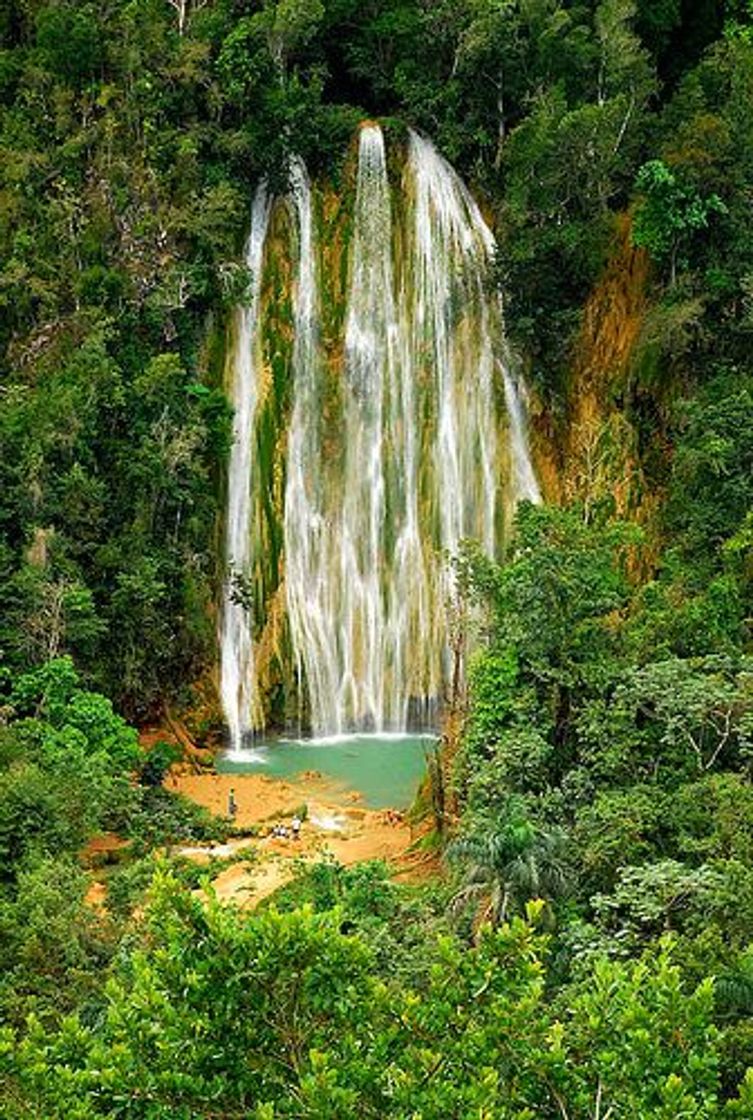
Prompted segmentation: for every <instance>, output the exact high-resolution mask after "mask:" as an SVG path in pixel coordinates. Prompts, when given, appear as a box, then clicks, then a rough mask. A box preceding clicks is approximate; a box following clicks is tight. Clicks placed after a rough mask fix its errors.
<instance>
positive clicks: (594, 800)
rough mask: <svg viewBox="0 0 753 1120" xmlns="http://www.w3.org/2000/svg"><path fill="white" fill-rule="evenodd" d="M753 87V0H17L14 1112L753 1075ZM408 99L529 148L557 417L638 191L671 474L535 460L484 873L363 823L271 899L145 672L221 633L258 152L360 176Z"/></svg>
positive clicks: (490, 572) (511, 1094)
mask: <svg viewBox="0 0 753 1120" xmlns="http://www.w3.org/2000/svg"><path fill="white" fill-rule="evenodd" d="M752 104H753V10H752V8H751V4H750V2H749V0H729V2H727V3H724V4H723V3H721V2H715V0H696V2H694V3H690V2H686V0H661V2H656V0H580V2H579V0H435V2H429V0H277V2H273V0H131V2H129V3H126V4H122V5H114V6H112V5H111V6H109V7H108V6H99V7H98V6H96V5H94V4H92V3H81V2H79V0H8V2H7V3H6V4H4V5H3V6H2V8H1V9H0V378H1V384H0V445H1V446H2V455H1V456H0V1016H2V1019H3V1021H4V1023H5V1026H4V1028H3V1031H2V1034H0V1115H2V1116H3V1117H6V1116H7V1117H8V1120H21V1118H23V1120H26V1118H29V1117H31V1118H35V1117H36V1118H38V1120H55V1118H56V1117H60V1118H61V1120H62V1118H63V1117H65V1118H66V1120H92V1118H94V1117H109V1118H111V1120H114V1118H116V1117H118V1118H133V1120H137V1118H138V1120H141V1118H143V1120H163V1118H164V1120H167V1118H168V1117H170V1118H171V1120H172V1118H185V1120H188V1118H192V1120H193V1118H198V1117H206V1118H207V1120H208V1118H210V1117H211V1118H217V1117H227V1118H230V1117H238V1118H240V1117H244V1118H249V1117H255V1118H257V1120H273V1118H274V1117H299V1118H301V1117H311V1118H314V1117H318V1118H325V1117H326V1118H327V1120H335V1118H338V1117H342V1118H343V1120H344V1118H346V1117H347V1118H350V1117H356V1116H357V1117H361V1116H363V1117H372V1116H373V1117H390V1118H391V1117H394V1118H395V1120H408V1118H411V1120H419V1118H421V1120H435V1118H436V1120H440V1118H442V1120H444V1118H445V1117H458V1118H461V1117H462V1118H463V1120H466V1118H470V1117H478V1118H479V1120H482V1118H483V1120H508V1118H509V1120H513V1118H515V1120H528V1118H530V1120H533V1118H536V1120H563V1118H566V1117H567V1118H570V1120H587V1118H588V1120H592V1118H594V1117H599V1118H601V1120H606V1118H607V1117H610V1118H611V1120H635V1118H639V1117H640V1118H641V1120H680V1118H687V1120H690V1118H693V1120H721V1118H724V1117H738V1118H749V1117H751V1116H753V1074H751V1073H750V1069H751V1067H753V1026H752V1025H751V1014H753V944H752V943H751V930H753V784H752V781H753V773H752V771H751V765H752V762H753V651H752V650H751V645H750V624H751V619H752V618H753V564H752V562H751V555H752V552H751V550H752V549H753V434H752V433H753V391H752V390H751V385H752V384H753V380H752V379H751V373H752V372H753V370H752V368H751V358H750V339H751V328H752V327H753V225H752V224H751V221H750V199H751V189H752V187H753V162H752V161H753V115H751V105H752ZM365 115H379V116H382V117H384V118H388V119H389V120H391V121H393V122H395V124H396V126H397V128H398V129H399V127H400V125H401V124H403V123H406V122H407V123H410V124H412V125H414V126H416V127H419V128H421V129H424V130H425V131H426V132H427V133H429V134H430V135H431V136H432V137H433V139H434V140H435V141H436V142H437V144H438V145H439V147H440V148H441V149H442V151H443V152H445V153H446V154H447V155H448V157H449V158H451V159H452V160H453V161H454V162H455V163H456V164H457V166H458V167H459V168H460V170H461V171H462V172H463V173H464V174H465V175H466V176H467V177H468V178H469V180H471V181H472V182H473V183H474V185H475V186H476V187H477V189H478V190H479V192H480V193H481V194H482V195H483V197H484V199H485V202H486V204H487V207H488V212H489V214H490V215H491V216H492V217H493V219H494V223H495V226H496V231H497V234H498V240H499V244H500V251H499V255H498V260H497V267H496V270H495V272H496V279H497V280H498V281H499V282H500V284H501V287H502V290H503V292H504V293H505V297H506V315H507V322H508V327H509V332H510V335H511V337H512V339H513V341H514V342H515V343H516V344H517V347H518V349H519V351H520V355H521V359H522V360H523V362H524V363H525V364H526V366H527V368H528V369H529V371H530V375H531V381H532V382H533V383H534V385H535V387H536V389H537V392H538V397H539V400H540V401H541V402H543V407H545V409H546V414H547V416H548V417H549V419H550V421H551V424H552V430H555V429H557V425H559V428H558V429H557V430H560V431H562V430H564V429H565V428H566V427H567V421H568V417H567V415H566V409H567V406H568V401H571V400H572V396H573V392H575V393H577V391H578V387H577V386H575V388H574V389H573V386H572V385H571V384H570V375H571V371H572V368H573V365H574V363H573V345H574V340H575V337H576V333H577V330H578V327H579V324H580V322H581V318H582V315H583V308H584V302H585V300H586V298H587V296H588V294H589V293H590V292H591V291H592V290H593V287H594V284H595V283H596V282H597V280H598V278H599V276H600V274H601V272H602V270H603V268H604V265H605V262H606V261H607V259H608V258H609V256H610V254H611V253H612V252H613V247H614V243H615V233H616V230H617V228H618V218H620V217H621V218H623V219H624V215H625V214H626V213H627V214H628V215H629V216H630V228H631V238H632V243H633V244H634V245H635V246H638V247H641V248H642V249H644V250H645V251H646V253H647V254H648V257H649V260H650V273H649V281H648V290H647V291H646V293H645V297H646V305H647V306H646V311H645V315H644V317H643V323H642V329H641V333H640V336H639V338H638V341H637V345H636V346H635V349H634V352H633V354H632V356H631V360H630V363H629V368H628V369H627V371H626V374H625V376H624V378H623V379H622V380H621V381H620V383H619V384H617V385H614V386H612V392H613V395H614V397H615V401H614V403H615V407H616V408H618V409H619V410H620V412H621V415H622V416H623V417H624V418H625V421H626V423H628V424H629V425H630V428H631V431H632V432H633V433H634V443H633V445H631V454H633V455H634V458H635V461H636V464H637V467H638V468H639V470H640V478H641V485H642V486H643V487H644V488H645V489H646V490H648V491H651V492H652V493H653V496H654V498H655V507H656V512H655V515H654V516H653V519H652V520H651V523H650V525H649V526H648V529H646V526H645V524H643V525H641V526H639V525H638V524H634V523H632V522H631V521H630V514H629V512H628V514H626V515H625V517H624V518H623V519H622V520H617V519H616V518H615V516H614V509H615V508H616V507H615V503H613V502H612V500H611V498H609V497H606V498H605V497H604V495H603V494H602V493H599V494H597V495H592V494H584V495H583V498H584V501H583V502H582V503H581V504H573V505H571V506H568V507H562V508H546V509H544V508H535V507H533V506H524V507H523V508H521V509H520V510H519V514H518V519H517V526H516V531H515V535H514V538H513V539H512V541H511V542H510V544H509V549H508V554H507V555H506V556H505V557H503V558H502V559H501V562H500V563H499V564H495V563H491V562H490V561H488V560H486V559H484V558H483V556H482V555H481V554H480V553H479V552H478V550H476V549H475V548H474V546H473V545H472V544H470V545H469V546H468V547H467V549H466V550H465V551H464V553H463V555H462V556H461V557H460V558H459V560H458V565H459V572H460V575H461V585H462V586H463V588H464V589H465V591H466V593H467V596H468V599H469V602H470V603H472V605H473V609H472V610H470V611H469V612H468V614H469V617H473V618H476V617H478V616H479V615H480V616H481V618H482V619H483V623H482V630H483V632H482V635H481V641H480V643H479V644H478V649H477V652H476V654H475V655H474V658H473V660H472V663H471V664H470V665H469V674H468V675H469V696H468V707H467V712H464V713H462V714H463V716H464V726H463V729H462V734H461V741H460V744H459V750H458V752H457V754H456V757H455V759H454V764H453V769H452V774H451V775H450V776H449V777H450V780H449V782H448V785H447V789H445V790H444V793H445V795H446V800H447V805H445V806H444V808H445V810H446V811H445V813H444V815H442V814H441V813H438V819H441V820H442V822H443V824H444V825H445V826H447V822H448V821H450V823H451V826H452V834H451V835H449V836H443V837H442V840H443V841H444V840H447V841H448V846H447V849H446V856H447V859H446V874H445V878H444V880H443V881H442V883H441V884H440V885H432V886H430V887H429V888H426V889H424V890H420V889H415V888H406V887H399V886H397V885H396V884H394V883H392V882H391V881H390V880H389V879H388V877H387V875H386V872H385V870H384V869H383V868H380V867H378V866H367V867H361V868H356V869H351V870H348V871H346V870H344V869H342V868H339V867H337V866H336V865H332V864H324V865H321V866H318V867H316V868H313V869H308V870H307V872H306V874H303V875H302V876H301V877H300V878H299V880H298V881H296V883H294V884H293V885H291V886H289V887H288V888H286V889H285V891H283V892H281V894H280V895H279V897H278V898H277V899H276V904H277V905H276V907H271V908H264V909H263V910H261V911H259V912H258V913H256V914H255V915H253V916H248V915H243V914H241V913H239V912H236V911H235V910H233V909H231V908H224V907H222V906H219V905H218V904H217V903H216V902H214V901H212V900H206V899H200V898H198V897H197V896H196V895H194V894H192V893H191V891H190V890H189V888H195V887H196V885H197V879H198V875H197V873H196V872H195V870H190V869H188V870H187V869H186V868H185V867H184V866H183V865H182V864H181V862H180V861H179V860H172V861H171V860H166V859H165V858H158V857H157V855H156V854H155V848H164V847H168V848H169V846H170V845H171V844H172V843H174V842H176V841H179V840H181V839H183V838H187V837H197V838H211V837H215V836H219V835H222V833H223V828H222V826H221V825H220V824H218V823H217V822H215V821H212V820H211V819H209V818H207V817H206V816H204V815H203V814H201V813H199V812H197V811H196V810H194V809H192V808H191V807H190V806H188V805H187V804H186V803H184V802H182V801H181V800H180V799H178V798H176V797H174V796H172V795H170V794H169V793H168V792H167V791H166V790H165V789H163V788H162V786H161V785H160V780H161V778H162V776H163V774H164V771H165V769H166V767H167V766H168V765H169V762H170V761H171V755H170V752H169V750H166V749H165V748H164V747H160V746H158V747H157V748H154V749H153V750H152V751H151V753H150V754H148V755H147V756H144V755H143V754H141V753H140V752H139V750H138V745H137V737H136V733H135V731H134V730H133V728H132V727H130V726H129V724H128V723H127V722H126V717H127V718H136V719H141V718H143V717H145V716H146V715H147V714H149V713H152V712H154V711H155V710H157V709H158V708H159V707H160V706H162V705H163V704H170V703H171V702H173V701H174V700H176V699H177V700H178V701H181V702H190V687H191V685H192V684H193V683H194V682H195V681H196V679H197V678H198V677H199V676H200V675H201V674H202V673H206V672H207V670H208V669H209V667H210V666H211V665H212V664H213V662H214V660H215V636H214V631H215V625H214V616H213V612H214V604H215V602H216V598H217V584H218V560H217V557H218V552H219V550H218V548H217V540H218V534H219V529H218V526H219V510H220V508H221V505H222V499H223V481H222V480H223V470H224V464H225V460H226V457H227V451H228V442H229V431H230V412H229V409H228V406H227V402H226V399H225V396H224V394H223V392H222V389H221V374H222V366H223V360H224V354H223V350H224V341H223V339H224V325H225V319H226V313H227V310H228V308H229V307H230V306H232V305H233V304H235V303H236V302H237V300H238V299H239V298H241V297H242V295H243V293H244V291H245V289H246V285H247V280H248V277H247V275H246V271H245V269H244V266H243V265H242V263H241V251H242V244H243V238H244V235H245V233H246V226H247V219H248V209H249V199H250V196H251V189H252V186H253V184H254V183H255V182H256V181H257V180H258V178H259V177H260V176H261V175H262V174H266V175H268V176H269V177H270V180H271V181H272V183H273V185H275V186H279V185H280V184H281V183H282V181H283V180H284V178H285V175H286V166H287V157H288V154H289V153H290V152H291V151H295V152H297V153H298V154H300V155H301V156H302V157H303V158H304V159H305V160H306V161H307V163H308V165H309V166H310V167H311V168H312V169H313V170H314V171H316V172H319V173H321V174H325V175H331V176H334V177H336V176H337V175H339V174H340V171H341V168H342V166H343V159H344V157H345V155H346V152H347V148H348V144H349V143H350V138H351V135H352V131H353V128H354V126H355V124H356V123H357V121H358V120H359V119H362V118H363V117H364V116H365ZM623 228H624V227H623ZM598 372H599V371H597V373H598ZM603 372H604V374H605V376H606V375H607V373H608V372H609V371H603ZM644 521H645V519H644ZM435 769H436V771H437V773H439V772H440V770H441V767H439V766H437V767H436V768H435ZM454 810H457V812H456V813H454V816H453V811H454ZM107 830H113V831H116V832H117V833H118V834H119V835H120V836H121V837H123V838H125V839H126V840H128V841H129V844H130V846H129V851H128V854H127V856H126V857H124V862H123V864H122V866H118V867H116V868H114V869H113V871H112V874H111V876H110V877H109V879H108V883H109V890H108V903H107V906H106V907H105V908H100V909H95V908H93V907H92V906H91V905H90V904H89V903H88V902H87V891H88V889H89V885H90V879H89V876H88V873H87V872H86V870H85V869H84V867H83V866H82V860H81V855H82V850H83V849H84V848H85V845H86V844H87V842H88V841H89V840H90V839H91V838H92V836H94V835H95V834H97V833H99V832H102V831H107ZM531 900H538V901H537V902H535V903H532V901H531ZM746 1071H748V1072H747V1073H746Z"/></svg>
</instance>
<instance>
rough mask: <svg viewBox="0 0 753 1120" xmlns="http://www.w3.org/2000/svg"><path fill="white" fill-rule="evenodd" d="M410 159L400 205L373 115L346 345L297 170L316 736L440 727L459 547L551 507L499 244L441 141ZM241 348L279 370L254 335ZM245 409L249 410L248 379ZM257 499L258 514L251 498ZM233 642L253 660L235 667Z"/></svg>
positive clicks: (298, 539)
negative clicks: (520, 502)
mask: <svg viewBox="0 0 753 1120" xmlns="http://www.w3.org/2000/svg"><path fill="white" fill-rule="evenodd" d="M407 149H408V150H407V159H406V162H405V167H404V173H403V183H402V188H403V193H402V196H401V203H400V205H399V206H397V207H395V208H394V211H393V206H392V202H391V192H390V183H389V179H388V174H387V161H386V156H385V145H384V138H383V135H382V132H381V130H380V128H379V127H378V126H377V125H373V124H368V125H365V126H364V127H363V128H362V129H361V133H360V140H359V160H358V175H357V183H356V198H355V204H354V211H353V221H352V233H351V236H350V242H349V256H348V276H347V282H346V290H345V298H346V306H345V308H344V321H343V326H342V328H341V330H342V333H341V336H340V341H339V344H337V343H335V344H333V342H332V339H331V338H330V337H325V334H326V332H325V330H324V328H323V327H322V325H321V323H322V315H323V312H324V308H322V307H320V306H319V300H320V293H321V292H322V290H323V287H324V285H323V280H326V279H327V273H326V272H323V269H324V268H325V267H327V266H326V265H325V261H327V260H329V258H327V256H326V246H324V245H323V244H317V237H316V226H317V222H316V221H315V217H314V214H315V210H316V207H315V205H314V199H313V197H312V188H311V184H310V182H309V180H308V177H307V175H306V171H305V168H304V167H303V165H302V164H301V163H300V161H298V160H294V161H293V163H292V165H291V172H290V186H291V189H290V195H289V197H288V199H287V201H286V202H285V204H284V205H285V206H286V207H287V209H288V212H289V213H290V215H291V218H292V222H291V225H292V228H293V231H294V232H293V235H292V241H293V243H294V253H293V257H294V260H293V282H292V288H293V290H292V320H293V323H292V325H293V331H294V343H293V349H292V357H291V359H290V365H291V367H292V374H291V387H292V407H291V411H290V418H289V422H288V430H287V454H286V481H285V500H284V511H283V512H282V517H283V539H284V564H283V566H282V578H283V579H284V595H285V607H286V611H287V620H288V626H289V635H290V646H291V648H292V652H293V657H294V660H295V666H296V670H297V676H298V680H299V686H301V685H302V687H303V688H304V689H305V693H306V695H307V698H308V712H309V722H310V724H311V728H312V730H313V731H314V733H315V734H317V735H322V734H338V733H343V732H346V731H349V730H354V729H366V730H373V731H378V732H384V731H401V730H405V729H406V728H407V727H408V726H409V724H410V725H412V726H417V725H421V724H423V725H424V726H428V725H429V724H430V723H432V722H433V721H434V720H435V718H436V705H437V703H438V701H439V700H440V699H441V694H442V691H443V687H444V685H445V683H446V682H447V678H448V656H447V623H446V619H445V616H446V613H447V610H446V609H447V605H448V601H451V600H452V595H453V586H452V579H451V576H450V573H449V568H448V565H447V561H446V556H447V554H448V553H452V552H454V551H455V550H456V549H457V546H458V544H459V542H460V541H461V540H462V539H463V538H465V537H472V538H475V539H477V540H479V541H480V542H481V543H482V544H483V546H484V548H485V550H486V551H487V552H488V553H489V554H490V555H493V554H494V552H495V549H496V546H497V543H498V540H499V538H500V534H501V532H502V529H503V524H504V523H503V518H504V514H505V506H506V504H507V505H509V502H508V503H505V501H503V498H504V497H505V495H507V496H508V497H510V496H511V497H512V499H513V500H517V499H519V498H529V499H531V500H534V501H537V500H539V490H538V486H537V483H536V477H535V473H534V471H533V467H532V464H531V459H530V454H529V451H528V443H527V438H526V426H525V407H524V405H525V401H524V394H523V390H522V387H521V386H520V385H519V383H518V382H517V381H516V380H515V378H514V377H513V375H512V373H511V371H510V368H509V364H508V362H507V360H506V352H505V346H504V329H503V322H502V309H501V302H500V300H499V299H498V298H497V296H496V295H495V294H494V293H493V292H491V291H490V290H489V287H488V281H487V275H488V271H489V265H490V262H491V259H492V256H493V253H494V239H493V236H492V234H491V231H490V229H489V227H488V226H487V225H486V223H485V222H484V219H483V217H482V215H481V212H480V210H479V208H478V206H477V205H476V203H475V201H474V199H473V198H472V196H471V194H470V192H469V191H468V190H467V188H466V187H465V185H464V184H463V182H462V180H461V179H460V178H459V177H458V176H457V174H456V173H455V171H454V170H453V169H452V167H451V166H450V165H449V164H448V163H447V162H446V161H445V160H444V159H443V158H442V157H441V156H440V155H439V154H438V153H437V151H436V150H435V149H434V147H433V146H432V145H431V144H430V143H429V141H427V140H426V139H424V138H422V137H420V136H418V135H416V134H415V133H410V134H409V138H408V145H407ZM263 197H264V201H263V202H262V201H260V200H258V197H257V202H256V203H255V206H254V212H255V218H254V223H253V225H252V235H251V240H250V242H249V259H250V256H251V247H252V243H253V244H254V245H255V246H256V250H255V251H256V252H257V254H258V266H259V267H257V269H256V271H255V272H254V275H257V273H258V272H260V265H261V256H262V248H263V241H264V236H265V230H266V226H267V221H268V217H269V205H268V203H267V201H266V196H263ZM257 211H258V212H257ZM252 271H254V269H253V267H252ZM257 306H258V288H257V289H256V294H255V296H254V298H253V299H252V303H251V306H250V307H249V308H248V309H247V312H246V315H247V320H246V327H247V330H248V331H249V332H250V333H251V334H253V332H254V331H255V330H256V329H257V328H256V326H255V325H253V324H252V323H251V320H252V319H253V318H254V316H255V315H256V309H257ZM240 333H241V332H240V331H239V335H240ZM243 353H244V354H246V355H254V354H256V359H255V360H256V361H257V363H258V362H260V361H261V355H260V352H259V348H258V345H257V343H256V342H255V341H254V339H253V338H251V337H250V335H249V340H248V341H247V343H246V344H244V349H243ZM333 353H335V354H336V355H339V357H337V359H336V360H334V359H333V357H332V355H333ZM248 361H249V362H251V361H252V358H251V357H249V358H248ZM240 366H241V362H236V374H237V377H236V386H237V379H238V377H239V376H240ZM333 370H334V372H333ZM250 392H251V397H250V400H249V404H248V407H247V411H246V412H245V413H244V415H243V416H242V417H240V418H239V417H238V416H236V433H237V442H241V441H244V442H245V451H243V452H242V451H241V450H236V448H235V447H234V453H233V459H232V460H231V482H232V478H233V476H234V475H235V474H238V473H241V474H243V472H245V477H246V478H248V476H249V474H250V471H251V464H250V461H249V455H250V452H249V450H248V449H249V447H250V443H251V438H250V429H251V426H252V424H253V407H254V406H253V390H251V391H250ZM501 396H504V402H505V407H506V411H507V415H508V423H507V428H508V438H507V439H505V438H504V430H503V425H501V424H500V422H499V419H498V413H499V408H498V399H499V398H500V397H501ZM235 400H236V408H237V409H238V406H239V402H240V401H241V397H240V396H239V395H238V389H237V388H236V396H235ZM244 455H245V458H244ZM505 479H507V481H506V482H505ZM239 485H240V484H239ZM233 493H234V491H233V492H231V498H230V504H229V515H230V514H232V513H233V510H234V508H235V507H234V505H233ZM239 494H240V497H241V498H243V497H245V499H246V508H247V506H248V502H247V498H248V487H246V489H245V490H244V489H243V487H242V486H240V489H239ZM237 500H238V499H236V501H237ZM245 517H246V520H245V527H244V526H243V524H242V520H243V518H242V516H236V517H235V518H234V521H235V528H233V530H232V534H231V527H230V525H229V527H228V556H229V557H231V558H232V561H233V564H232V566H233V567H234V568H235V567H241V568H244V567H245V565H246V563H247V561H248V552H246V553H244V552H243V550H242V547H241V542H240V541H239V540H238V536H237V533H239V532H245V534H246V540H248V537H249V525H248V515H247V513H246V515H245ZM230 519H231V518H230V516H229V521H230ZM226 597H227V599H228V604H227V605H226V612H225V617H226V620H227V621H226V624H225V625H224V626H223V632H222V640H223V659H222V670H223V700H224V701H225V704H226V712H227V715H228V725H229V728H230V732H231V737H232V739H233V742H240V739H241V738H242V732H243V728H244V726H247V723H246V724H245V725H244V722H243V717H242V716H240V717H239V716H238V715H237V713H236V715H235V717H234V715H233V710H232V708H231V707H229V706H228V702H227V697H228V696H230V699H231V700H232V698H233V697H235V698H236V699H240V700H242V701H243V703H245V705H246V707H245V711H246V712H248V711H249V710H250V700H249V699H248V696H245V695H244V693H243V688H242V686H241V678H242V677H243V673H244V670H243V668H242V667H241V662H243V663H244V664H245V666H246V670H245V671H246V679H245V684H246V687H247V688H248V690H249V693H250V689H251V684H250V675H251V672H252V654H251V648H250V630H249V629H248V620H247V616H246V615H245V612H242V619H236V616H235V614H234V613H233V604H232V601H231V600H230V597H229V592H228V593H227V596H226ZM243 620H245V621H243ZM231 621H234V623H235V625H236V630H235V631H232V630H231V628H230V626H229V623H230V622H231ZM244 625H245V627H246V630H245V631H243V629H242V628H243V626H244ZM226 641H227V642H228V644H230V645H233V646H234V647H235V648H236V649H237V650H239V651H240V652H238V653H236V654H234V655H233V656H230V655H228V656H226V651H225V643H226ZM246 641H247V642H248V645H247V646H243V643H244V642H246ZM242 646H243V648H241V647H242ZM226 671H227V676H228V680H227V687H226V681H225V674H226ZM234 728H240V730H237V731H234Z"/></svg>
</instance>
